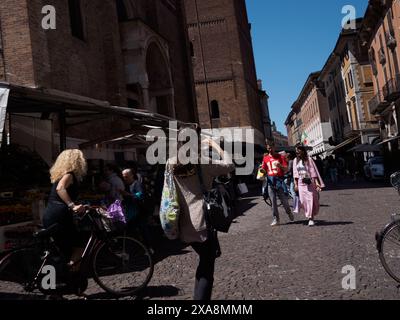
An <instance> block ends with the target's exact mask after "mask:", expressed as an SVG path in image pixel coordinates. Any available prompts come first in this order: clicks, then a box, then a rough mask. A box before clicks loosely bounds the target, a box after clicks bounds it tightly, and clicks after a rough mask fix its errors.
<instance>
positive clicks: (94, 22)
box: [0, 0, 196, 121]
mask: <svg viewBox="0 0 400 320" xmlns="http://www.w3.org/2000/svg"><path fill="white" fill-rule="evenodd" d="M124 2H125V6H126V8H127V12H128V15H129V18H131V19H135V18H139V19H141V20H142V21H144V22H145V23H146V24H147V25H148V26H150V27H151V28H152V29H153V30H154V32H156V33H157V34H159V35H160V36H161V37H163V38H164V39H165V40H166V41H167V42H168V46H169V50H170V57H171V61H170V65H171V73H172V78H173V87H174V99H175V109H176V114H177V118H178V119H180V120H184V121H195V119H196V112H195V97H194V86H193V73H192V69H191V62H190V57H189V55H190V51H189V40H188V37H187V31H186V22H185V14H184V7H183V6H182V5H181V0H125V1H124ZM81 4H82V14H83V24H84V35H85V36H84V40H81V39H79V38H76V37H74V36H73V35H72V32H71V26H70V14H69V7H68V1H66V0H29V1H28V0H13V1H11V0H1V1H0V21H1V26H2V29H3V33H2V35H3V43H4V48H5V51H4V55H5V63H6V69H7V73H8V77H7V80H8V81H10V82H11V83H14V84H18V85H29V86H38V87H46V88H53V89H58V90H62V91H66V92H71V93H75V94H79V95H83V96H88V97H91V98H95V99H99V100H107V101H110V102H111V103H112V104H114V105H122V106H126V105H127V92H126V79H125V70H124V61H123V56H122V49H121V35H120V25H119V21H118V14H117V7H116V0H90V1H89V0H81ZM45 5H52V6H54V7H55V9H56V27H57V29H56V30H44V29H43V28H42V26H41V23H42V19H43V17H44V15H43V14H42V13H41V11H42V8H43V6H45ZM1 56H2V55H1V54H0V79H1V75H2V68H1V62H2V60H1Z"/></svg>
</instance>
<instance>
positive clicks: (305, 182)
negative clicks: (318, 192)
mask: <svg viewBox="0 0 400 320" xmlns="http://www.w3.org/2000/svg"><path fill="white" fill-rule="evenodd" d="M302 181H303V183H304V184H306V185H308V186H309V185H311V183H312V180H311V178H303V180H302Z"/></svg>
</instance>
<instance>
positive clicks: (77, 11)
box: [68, 0, 84, 40]
mask: <svg viewBox="0 0 400 320" xmlns="http://www.w3.org/2000/svg"><path fill="white" fill-rule="evenodd" d="M68 6H69V18H70V23H71V33H72V35H73V36H74V37H76V38H78V39H81V40H84V32H83V16H82V8H81V3H80V0H68Z"/></svg>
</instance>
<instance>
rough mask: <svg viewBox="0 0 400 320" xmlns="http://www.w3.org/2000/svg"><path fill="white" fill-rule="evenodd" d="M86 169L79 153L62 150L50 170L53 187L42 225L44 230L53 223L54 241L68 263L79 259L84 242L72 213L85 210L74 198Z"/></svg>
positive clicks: (79, 212) (78, 151)
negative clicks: (54, 227)
mask: <svg viewBox="0 0 400 320" xmlns="http://www.w3.org/2000/svg"><path fill="white" fill-rule="evenodd" d="M86 172H87V163H86V160H85V158H84V156H83V153H82V152H81V151H80V150H76V149H75V150H65V151H63V152H62V153H61V154H60V155H59V156H58V158H57V160H56V162H55V163H54V165H53V167H52V168H51V169H50V176H51V177H50V178H51V182H52V183H53V186H52V189H51V192H50V196H49V200H48V205H47V208H46V211H45V213H44V216H43V225H44V227H45V228H46V229H48V228H50V227H52V226H54V225H57V227H56V229H55V231H54V232H55V234H54V235H53V238H54V241H55V242H56V245H57V246H58V248H59V249H60V251H61V253H62V254H64V255H65V258H66V259H69V260H70V262H69V264H70V265H71V266H72V265H73V264H74V262H75V261H77V260H78V259H79V257H80V253H81V252H82V249H81V248H80V247H81V244H82V242H83V241H84V239H82V235H81V234H79V233H78V232H77V230H76V228H75V225H74V222H73V215H74V214H81V213H83V212H84V211H85V207H84V206H83V205H78V204H76V203H75V201H76V200H77V198H78V187H79V182H80V181H81V180H82V179H83V177H84V176H85V175H86ZM69 260H67V261H69Z"/></svg>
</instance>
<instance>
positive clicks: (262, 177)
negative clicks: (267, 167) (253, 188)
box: [256, 168, 265, 181]
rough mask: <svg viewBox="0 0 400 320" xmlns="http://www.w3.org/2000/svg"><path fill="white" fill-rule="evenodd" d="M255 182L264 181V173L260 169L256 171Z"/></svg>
mask: <svg viewBox="0 0 400 320" xmlns="http://www.w3.org/2000/svg"><path fill="white" fill-rule="evenodd" d="M256 179H257V180H259V181H264V180H265V171H264V170H263V169H262V168H259V169H258V171H257V178H256Z"/></svg>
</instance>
